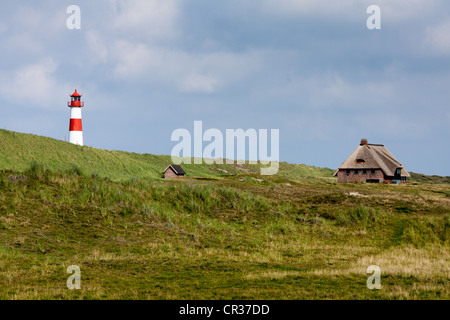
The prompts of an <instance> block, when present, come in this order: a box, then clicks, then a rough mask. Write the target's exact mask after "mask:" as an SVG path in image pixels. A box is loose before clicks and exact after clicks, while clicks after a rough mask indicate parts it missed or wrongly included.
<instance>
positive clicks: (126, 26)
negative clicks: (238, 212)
mask: <svg viewBox="0 0 450 320" xmlns="http://www.w3.org/2000/svg"><path fill="white" fill-rule="evenodd" d="M72 4H75V5H78V6H79V7H80V9H81V29H80V30H69V29H68V28H67V27H66V20H67V18H68V17H69V15H68V14H67V13H66V9H67V7H68V6H69V5H72ZM372 4H376V5H378V6H379V7H380V8H381V30H369V29H367V27H366V20H367V18H368V17H369V14H367V13H366V9H367V7H368V6H369V5H372ZM0 38H1V43H2V46H1V48H2V50H1V51H0V104H1V109H0V110H1V117H0V127H1V128H6V129H8V130H14V131H20V132H27V133H33V134H39V135H44V136H49V137H53V138H56V139H61V140H64V139H68V123H69V108H67V104H66V102H67V101H68V100H69V95H70V94H71V93H72V92H73V90H74V89H75V88H77V89H78V91H79V92H80V93H81V94H83V98H82V99H83V100H84V101H85V108H83V129H84V142H85V144H86V145H89V146H93V147H97V148H103V149H113V150H125V151H131V152H139V153H153V154H170V152H171V150H172V148H173V146H174V145H175V144H176V142H172V141H170V136H171V133H172V131H173V130H175V129H177V128H186V129H189V130H193V123H194V121H195V120H202V121H203V127H204V129H208V128H218V129H220V130H222V131H223V132H225V129H227V128H230V129H235V128H243V129H248V128H255V129H279V130H280V160H281V161H288V162H292V163H305V164H308V165H315V166H321V167H329V168H333V169H335V168H337V167H339V165H340V164H341V163H342V162H343V161H344V160H345V159H346V158H347V157H348V156H349V155H350V153H351V152H352V151H353V150H354V149H355V148H356V147H357V145H358V144H359V142H360V139H361V138H363V137H364V138H367V139H368V140H369V143H382V144H385V145H386V147H387V148H388V149H389V150H390V151H391V152H392V153H393V154H394V156H396V157H397V159H398V160H399V161H400V162H402V163H403V165H404V166H405V167H406V169H407V170H410V171H414V172H422V173H426V174H439V175H447V176H449V175H450V166H449V165H448V164H449V163H450V150H449V141H450V134H449V133H450V130H449V128H450V102H449V101H450V90H449V88H450V2H448V1H445V0H441V1H438V0H429V1H418V0H409V1H406V0H397V1H386V0H385V1H361V0H358V1H357V0H342V1H331V0H323V1H320V0H315V1H304V0H283V1H275V0H241V1H237V0H227V1H225V0H221V1H211V0H192V1H188V0H185V1H181V0H161V1H158V0H146V1H137V0H131V1H119V0H117V1H113V0H108V1H107V0H104V1H100V0H99V1H45V0H44V1H39V2H36V1H16V2H10V3H8V4H3V5H2V11H1V12H0Z"/></svg>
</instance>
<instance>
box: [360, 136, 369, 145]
mask: <svg viewBox="0 0 450 320" xmlns="http://www.w3.org/2000/svg"><path fill="white" fill-rule="evenodd" d="M368 144H369V143H368V142H367V139H365V138H362V139H361V146H363V145H366V146H367V145H368Z"/></svg>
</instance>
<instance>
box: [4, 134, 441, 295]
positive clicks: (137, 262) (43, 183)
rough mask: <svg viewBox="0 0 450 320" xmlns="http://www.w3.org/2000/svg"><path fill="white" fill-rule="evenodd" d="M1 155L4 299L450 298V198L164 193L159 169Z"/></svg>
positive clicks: (292, 176) (334, 191) (219, 186)
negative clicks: (371, 285) (75, 275)
mask: <svg viewBox="0 0 450 320" xmlns="http://www.w3.org/2000/svg"><path fill="white" fill-rule="evenodd" d="M28 143H29V144H28ZM25 146H31V147H29V148H28V149H27V148H26V147H25ZM0 150H1V151H2V153H1V159H0V299H445V300H448V299H449V298H450V292H449V288H450V286H449V282H448V279H449V276H450V268H449V267H448V266H449V262H450V261H449V249H450V185H449V184H438V183H434V184H431V183H421V182H417V181H416V182H412V183H410V184H406V185H384V184H337V183H336V181H335V179H334V178H330V175H331V173H332V171H331V170H330V169H320V168H314V167H307V166H302V165H291V164H282V171H281V174H279V175H275V176H260V175H258V174H257V173H255V172H257V171H256V169H257V167H250V166H226V165H223V166H220V167H214V166H211V167H209V166H206V165H204V166H194V165H192V166H190V167H188V169H187V170H189V173H190V176H189V177H186V178H185V179H180V180H176V179H175V180H164V179H160V176H159V173H160V171H161V168H165V166H166V165H167V161H169V160H170V158H169V157H167V156H153V155H139V154H133V153H126V152H119V151H106V150H98V149H93V148H88V147H83V148H81V147H77V146H73V145H70V144H68V143H65V142H61V141H57V140H54V139H49V138H43V137H36V136H33V135H25V134H19V133H13V132H8V131H0ZM34 161H39V162H38V163H37V162H34ZM81 163H83V164H86V166H81V165H80V164H81ZM219 169H220V170H226V171H228V173H224V172H223V171H220V170H219ZM116 170H117V171H118V172H115V171H116ZM196 170H197V171H196ZM93 173H96V174H93ZM229 173H232V174H229ZM373 264H374V265H378V266H380V268H381V275H382V278H381V285H382V289H381V290H369V289H368V288H367V287H366V280H367V277H368V275H367V274H366V270H367V267H368V266H369V265H373ZM70 265H77V266H79V267H80V269H81V290H68V289H67V287H66V280H67V278H68V276H69V275H68V274H67V272H66V269H67V267H68V266H70Z"/></svg>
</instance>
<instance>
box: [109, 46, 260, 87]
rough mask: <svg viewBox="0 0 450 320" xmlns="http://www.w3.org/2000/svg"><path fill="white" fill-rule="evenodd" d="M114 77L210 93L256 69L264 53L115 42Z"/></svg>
mask: <svg viewBox="0 0 450 320" xmlns="http://www.w3.org/2000/svg"><path fill="white" fill-rule="evenodd" d="M112 51H113V52H114V54H115V59H116V64H115V67H114V74H115V75H116V76H117V77H120V78H121V79H127V80H142V79H153V80H154V81H157V82H158V83H164V84H165V85H167V86H170V87H172V88H174V89H175V90H177V91H181V92H199V93H213V92H216V91H218V90H220V89H221V88H223V87H225V86H227V85H229V84H233V83H235V82H236V81H239V80H241V79H243V78H245V77H246V76H248V75H249V74H251V73H252V72H254V71H256V70H258V69H259V67H260V66H261V65H262V61H263V60H264V53H263V52H253V51H248V52H244V53H231V52H212V53H188V52H186V51H183V50H169V49H165V48H160V47H150V46H148V45H146V44H142V43H139V44H134V43H130V42H128V41H124V40H120V41H117V42H116V44H115V46H114V49H113V50H112Z"/></svg>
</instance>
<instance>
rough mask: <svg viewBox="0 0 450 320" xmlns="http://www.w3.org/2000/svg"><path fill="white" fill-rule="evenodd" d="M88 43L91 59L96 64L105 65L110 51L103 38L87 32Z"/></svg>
mask: <svg viewBox="0 0 450 320" xmlns="http://www.w3.org/2000/svg"><path fill="white" fill-rule="evenodd" d="M86 41H87V44H88V48H89V51H90V55H89V57H90V58H91V60H92V61H94V62H102V63H105V62H106V61H107V58H108V49H107V47H106V45H105V44H104V42H103V40H102V38H101V36H100V35H99V34H98V33H97V32H95V31H92V30H89V31H87V32H86Z"/></svg>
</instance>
